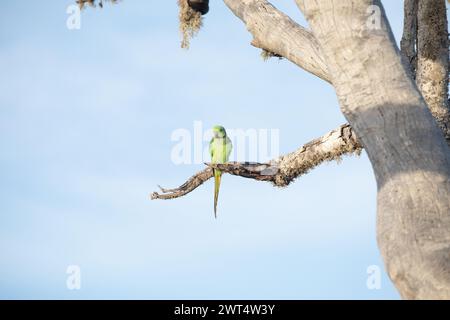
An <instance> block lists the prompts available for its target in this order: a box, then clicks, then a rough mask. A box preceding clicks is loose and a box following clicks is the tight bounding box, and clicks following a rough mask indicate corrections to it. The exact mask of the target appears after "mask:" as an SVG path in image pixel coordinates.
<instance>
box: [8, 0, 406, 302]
mask: <svg viewBox="0 0 450 320" xmlns="http://www.w3.org/2000/svg"><path fill="white" fill-rule="evenodd" d="M73 2H74V1H68V0H64V1H61V0H53V1H51V0H47V1H12V0H10V1H2V4H1V10H0V70H1V72H0V87H1V90H0V145H1V152H0V165H1V180H0V191H1V192H0V201H1V205H0V298H4V299H5V298H19V299H20V298H39V299H47V298H61V299H80V298H88V299H89V298H97V299H103V298H125V299H197V298H201V299H241V298H242V299H310V298H323V299H350V298H354V299H380V298H386V299H397V298H398V297H399V296H398V294H397V292H396V290H395V289H394V287H393V286H392V284H391V283H390V281H389V280H388V277H387V275H386V274H385V272H384V269H383V262H382V260H381V258H380V254H379V252H378V249H377V245H376V233H375V219H376V184H375V180H374V176H373V172H372V169H371V166H370V163H369V161H368V159H367V157H366V155H365V154H364V153H363V154H362V155H361V156H360V157H353V158H345V159H344V161H342V162H341V163H340V164H336V163H330V164H325V165H322V166H320V167H319V168H317V169H315V170H314V171H312V172H311V173H309V174H308V175H307V176H304V177H302V178H300V179H299V180H297V181H296V182H295V183H294V184H292V185H291V186H289V187H288V188H285V189H276V188H273V187H272V186H271V185H269V184H267V183H261V182H255V181H251V180H246V179H243V178H239V177H234V176H229V175H227V176H224V178H223V181H222V189H221V194H220V199H219V217H218V219H217V220H216V219H214V217H213V210H212V209H213V206H212V205H213V183H212V181H209V182H208V183H206V184H205V185H203V186H201V187H200V188H199V189H197V190H196V191H195V192H193V193H191V194H189V195H187V196H186V197H183V198H181V199H177V200H171V201H151V200H149V197H148V195H149V194H150V193H151V192H152V191H155V190H156V189H157V185H158V184H161V185H163V186H167V187H173V186H177V185H179V184H180V183H182V182H184V180H185V179H186V178H188V177H189V176H190V175H192V174H193V173H194V172H196V171H198V170H201V169H202V168H203V165H202V164H188V165H186V164H184V165H177V164H175V163H173V161H172V159H171V152H172V150H173V148H174V144H175V143H174V141H172V140H171V135H172V133H173V132H174V131H176V130H179V129H183V128H184V129H186V130H189V131H190V132H192V131H193V126H194V121H201V123H202V125H203V126H204V128H205V129H206V128H209V127H211V126H212V125H214V124H216V123H219V124H222V125H224V126H225V127H227V128H233V129H243V130H247V129H256V130H260V129H269V130H270V129H278V130H279V133H280V140H279V148H280V152H281V153H286V152H289V151H293V150H295V149H296V148H297V147H299V146H300V145H302V144H303V143H305V142H308V141H309V140H311V139H313V138H316V137H318V136H320V135H322V134H324V133H326V132H328V131H329V130H331V129H333V128H335V127H337V126H338V125H340V124H342V123H344V122H345V119H344V118H343V116H342V115H341V113H340V111H339V107H338V104H337V100H336V97H335V94H334V91H333V89H332V88H331V86H330V85H328V84H326V83H325V82H323V81H322V80H320V79H317V78H315V77H314V76H312V75H309V74H307V73H306V72H304V71H303V70H301V69H299V68H298V67H296V66H294V65H293V64H291V63H290V62H288V61H285V60H281V61H280V60H278V59H271V60H269V61H267V62H264V61H263V60H262V59H261V58H260V57H259V54H260V51H259V50H258V49H255V48H253V47H252V46H250V45H249V43H250V41H251V36H250V35H249V33H248V32H247V31H246V29H245V27H244V25H243V24H242V23H241V21H240V20H238V19H237V18H236V17H235V16H234V15H233V14H232V13H231V12H230V11H229V10H228V9H227V8H226V7H225V5H224V4H223V3H222V2H221V1H212V3H211V9H210V13H209V14H208V15H207V16H206V18H205V24H204V27H203V29H202V30H201V32H200V34H199V35H198V37H196V38H195V39H194V40H193V41H192V43H191V49H190V50H189V51H186V50H182V49H180V47H179V43H180V35H179V32H178V23H177V14H178V11H177V10H178V9H177V6H176V1H175V0H172V1H144V0H140V1H137V0H133V1H131V0H124V1H122V2H120V3H119V4H117V5H109V4H107V5H105V7H104V8H103V9H100V8H97V9H91V8H88V9H87V10H84V11H83V12H82V17H81V29H80V30H69V29H67V27H66V19H67V18H68V15H67V13H66V9H67V7H68V6H69V5H70V4H72V3H73ZM156 3H157V4H156ZM273 3H274V4H275V5H276V6H277V7H278V8H280V9H283V10H285V12H286V13H288V14H290V15H291V17H293V18H294V19H296V20H297V21H299V22H301V23H302V24H305V22H304V20H303V18H302V17H301V14H300V12H299V10H298V9H297V8H296V6H295V5H294V1H281V0H279V1H274V2H273ZM385 5H386V7H385V8H386V11H387V14H388V16H389V18H390V22H391V26H392V28H393V30H394V33H395V36H396V38H397V40H398V39H399V36H400V34H401V26H402V14H403V11H402V1H385ZM248 160H254V159H248ZM71 265H75V266H79V268H80V270H81V289H80V290H69V289H68V287H67V285H66V282H67V277H68V274H67V273H66V270H67V267H68V266H71ZM372 265H376V266H379V267H380V269H381V288H379V289H375V290H371V289H369V288H368V286H367V284H366V282H367V279H368V273H367V268H368V267H369V266H372Z"/></svg>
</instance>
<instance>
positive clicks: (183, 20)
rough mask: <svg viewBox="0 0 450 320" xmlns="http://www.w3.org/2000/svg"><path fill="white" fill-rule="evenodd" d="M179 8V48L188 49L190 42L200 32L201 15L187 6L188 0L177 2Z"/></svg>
mask: <svg viewBox="0 0 450 320" xmlns="http://www.w3.org/2000/svg"><path fill="white" fill-rule="evenodd" d="M178 6H179V7H180V14H179V18H180V32H181V36H182V40H181V47H182V48H185V49H189V45H190V40H191V39H192V38H193V37H194V36H195V35H196V34H197V33H198V32H199V31H200V28H201V27H202V24H203V18H202V14H201V12H199V11H195V10H194V9H192V8H191V7H190V6H189V3H188V0H178Z"/></svg>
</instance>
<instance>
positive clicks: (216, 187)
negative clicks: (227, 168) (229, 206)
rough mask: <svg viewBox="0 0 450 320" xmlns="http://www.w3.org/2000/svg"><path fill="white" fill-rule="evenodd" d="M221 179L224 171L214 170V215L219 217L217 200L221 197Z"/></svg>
mask: <svg viewBox="0 0 450 320" xmlns="http://www.w3.org/2000/svg"><path fill="white" fill-rule="evenodd" d="M220 180H222V172H221V171H219V170H214V217H216V218H217V200H218V199H219V188H220Z"/></svg>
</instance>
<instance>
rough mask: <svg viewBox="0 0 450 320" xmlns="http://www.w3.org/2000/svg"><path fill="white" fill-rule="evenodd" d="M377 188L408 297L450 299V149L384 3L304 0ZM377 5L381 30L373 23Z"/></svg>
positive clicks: (380, 224) (381, 228) (387, 246)
mask: <svg viewBox="0 0 450 320" xmlns="http://www.w3.org/2000/svg"><path fill="white" fill-rule="evenodd" d="M297 3H298V5H299V7H300V9H301V10H302V12H303V13H304V14H305V16H306V18H307V20H308V22H309V24H310V26H311V28H312V31H313V34H314V36H315V37H316V38H317V41H318V42H319V44H320V46H321V48H322V52H323V54H324V55H325V60H326V62H327V66H328V72H329V73H330V76H331V80H332V83H333V85H334V87H335V89H336V93H337V96H338V100H339V103H340V106H341V110H342V112H343V114H344V115H345V117H346V118H347V120H348V121H349V123H350V125H351V126H352V128H353V129H354V130H355V132H356V134H357V135H358V137H359V138H360V140H361V142H362V144H363V146H364V148H365V150H366V151H367V153H368V155H369V158H370V161H371V163H372V166H373V170H374V173H375V177H376V180H377V186H378V196H377V239H378V245H379V247H380V250H381V253H382V255H383V258H384V261H385V264H386V269H387V271H388V274H389V276H390V277H391V279H392V281H393V282H394V284H395V285H396V287H397V289H398V290H399V292H400V294H401V296H402V297H403V298H407V299H413V298H425V299H430V298H438V299H439V298H446V299H450V150H449V148H448V146H447V144H446V141H445V139H444V137H443V134H442V132H441V131H440V130H439V128H438V126H437V125H436V121H435V120H434V118H433V117H432V115H431V113H430V110H429V109H428V107H427V105H426V103H425V101H424V99H423V98H422V96H421V94H420V92H419V91H418V88H417V86H416V85H415V83H414V81H413V79H412V78H411V73H410V72H409V70H408V68H409V66H406V65H404V64H403V61H402V59H401V56H400V53H399V51H398V49H397V47H396V45H395V41H394V37H393V35H392V32H391V30H390V27H389V25H388V22H387V19H386V16H385V13H384V10H383V7H382V5H381V3H380V2H379V1H368V0H358V1H348V0H347V1H344V0H339V1H337V0H336V1H333V0H321V1H313V0H304V1H301V0H297ZM372 5H376V6H377V7H378V8H380V9H381V11H380V13H381V15H380V19H381V20H380V28H379V29H377V28H372V27H369V26H368V23H370V21H371V18H373V17H370V16H369V14H370V13H371V12H372V9H373V7H371V6H372Z"/></svg>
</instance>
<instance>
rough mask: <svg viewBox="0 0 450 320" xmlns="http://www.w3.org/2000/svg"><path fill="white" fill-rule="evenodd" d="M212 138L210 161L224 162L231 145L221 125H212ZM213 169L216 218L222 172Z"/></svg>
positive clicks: (228, 154) (226, 159)
mask: <svg viewBox="0 0 450 320" xmlns="http://www.w3.org/2000/svg"><path fill="white" fill-rule="evenodd" d="M212 130H213V138H212V139H211V141H210V143H209V153H210V155H211V163H214V164H216V163H226V162H228V159H229V157H230V153H231V149H232V148H233V145H232V143H231V140H230V138H228V136H227V132H226V131H225V128H224V127H222V126H214V127H213V129H212ZM213 171H214V216H215V217H216V218H217V200H218V198H219V188H220V180H221V178H222V172H221V171H220V170H217V169H213Z"/></svg>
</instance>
